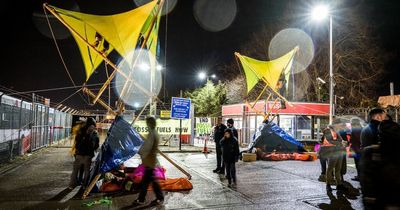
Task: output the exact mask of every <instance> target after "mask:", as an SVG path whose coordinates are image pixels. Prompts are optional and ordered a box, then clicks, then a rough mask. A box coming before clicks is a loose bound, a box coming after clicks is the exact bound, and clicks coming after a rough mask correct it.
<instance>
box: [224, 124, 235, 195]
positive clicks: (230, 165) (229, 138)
mask: <svg viewBox="0 0 400 210" xmlns="http://www.w3.org/2000/svg"><path fill="white" fill-rule="evenodd" d="M220 145H221V147H222V154H223V155H222V156H223V159H224V163H225V168H226V178H227V179H228V186H229V187H230V186H231V184H232V181H233V184H236V167H235V163H236V162H237V161H238V160H239V143H238V141H237V139H236V138H235V137H234V136H233V132H232V129H229V128H228V129H226V130H225V132H224V138H222V139H221V142H220Z"/></svg>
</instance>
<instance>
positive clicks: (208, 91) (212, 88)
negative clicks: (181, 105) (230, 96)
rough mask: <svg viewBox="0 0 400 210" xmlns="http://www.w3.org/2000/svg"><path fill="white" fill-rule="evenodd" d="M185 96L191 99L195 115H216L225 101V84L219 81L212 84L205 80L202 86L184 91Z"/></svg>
mask: <svg viewBox="0 0 400 210" xmlns="http://www.w3.org/2000/svg"><path fill="white" fill-rule="evenodd" d="M185 97H189V98H190V99H192V101H193V103H194V107H195V109H194V110H195V114H196V116H202V117H215V116H218V115H219V114H220V112H221V107H222V105H223V104H225V103H226V102H227V98H226V88H225V84H224V83H222V82H220V81H219V82H218V83H217V84H215V85H214V83H213V82H212V81H210V80H207V83H206V84H205V85H204V87H201V88H197V89H195V90H193V91H192V92H189V91H186V92H185Z"/></svg>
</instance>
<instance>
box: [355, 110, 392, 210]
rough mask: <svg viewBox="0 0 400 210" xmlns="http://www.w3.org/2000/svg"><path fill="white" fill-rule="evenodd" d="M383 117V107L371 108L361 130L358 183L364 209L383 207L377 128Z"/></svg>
mask: <svg viewBox="0 0 400 210" xmlns="http://www.w3.org/2000/svg"><path fill="white" fill-rule="evenodd" d="M385 118H386V113H385V111H384V110H383V109H379V108H375V109H372V110H371V111H370V112H369V119H370V121H369V123H368V125H367V126H366V127H364V128H363V129H362V131H361V159H360V185H361V191H362V196H363V203H364V208H365V209H384V208H382V207H381V206H380V205H382V204H380V201H382V192H385V189H382V186H384V185H383V181H384V179H382V172H381V171H382V154H381V148H380V137H379V132H378V131H379V129H378V128H379V126H380V124H381V122H382V121H384V120H385ZM385 176H386V175H385Z"/></svg>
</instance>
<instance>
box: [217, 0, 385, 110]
mask: <svg viewBox="0 0 400 210" xmlns="http://www.w3.org/2000/svg"><path fill="white" fill-rule="evenodd" d="M347 4H349V3H347V2H346V1H338V3H337V5H335V6H334V7H335V8H343V9H341V10H340V17H338V16H335V17H336V18H335V19H334V20H335V21H334V25H333V53H334V54H333V66H334V70H333V71H334V81H335V84H336V85H335V95H337V96H344V99H343V100H340V101H338V104H340V105H341V106H342V107H358V106H370V105H372V104H374V101H376V99H377V97H378V95H377V89H378V88H379V87H380V84H381V82H382V78H383V75H384V64H385V61H386V60H387V59H388V57H389V56H390V55H388V53H386V52H385V51H384V50H382V47H381V46H380V45H379V44H378V43H379V37H378V36H377V35H375V34H374V33H373V31H374V28H373V27H372V26H371V24H368V22H367V19H366V16H365V14H369V11H370V9H371V8H368V7H367V6H366V5H365V4H363V2H362V1H358V3H356V4H352V5H350V6H349V5H347ZM303 6H304V5H297V4H290V3H289V4H287V8H286V12H284V13H283V14H290V15H287V16H285V19H280V20H279V21H275V22H274V23H267V24H266V26H265V27H264V29H262V30H261V31H260V32H258V33H255V34H254V35H253V37H252V39H251V40H250V41H249V42H248V43H247V44H245V45H244V46H243V47H242V49H241V50H240V52H241V53H242V54H244V55H248V56H250V57H253V58H256V59H259V60H269V58H268V57H267V55H268V46H269V43H270V41H271V39H272V38H273V36H274V34H276V33H278V32H279V31H280V30H282V29H284V28H287V27H296V26H298V27H300V28H301V27H302V26H303V25H307V24H304V22H300V21H299V19H301V18H300V15H297V14H296V11H302V10H301V9H300V8H301V7H303ZM324 25H325V27H324ZM324 25H319V27H320V28H317V27H316V26H315V27H313V26H312V25H310V24H308V25H307V26H306V27H304V28H303V29H304V30H308V31H309V34H310V36H311V37H312V39H313V41H314V45H315V53H314V59H313V61H312V63H311V64H310V65H309V66H308V68H307V69H306V71H302V72H300V73H296V74H294V80H295V81H296V82H295V83H294V85H295V86H294V89H295V94H291V95H290V96H289V98H288V99H289V100H292V101H317V98H318V93H320V94H321V98H322V99H323V102H327V101H328V100H329V85H328V83H326V84H325V85H322V86H321V91H320V92H319V91H318V86H319V84H318V83H317V80H316V78H317V77H321V78H322V79H324V80H325V81H327V82H328V81H329V36H328V23H327V22H325V24H324ZM321 27H322V28H321ZM237 66H238V64H237V62H236V61H234V62H232V63H231V64H230V65H227V66H225V67H224V68H223V69H225V71H230V72H232V71H233V72H237V74H236V77H234V78H230V80H231V81H243V79H244V73H243V71H242V70H240V69H239V68H237ZM260 83H262V82H260ZM240 88H241V89H242V90H238V89H240ZM245 89H246V85H245V84H242V85H240V83H235V82H232V83H227V91H228V95H229V96H230V95H235V92H239V93H243V92H244V91H243V90H245ZM261 89H262V84H260V85H258V86H257V87H256V88H255V90H253V91H252V92H251V94H250V95H249V97H248V98H249V99H255V97H256V96H257V93H259V92H260V91H261ZM289 92H291V91H289ZM245 96H246V94H243V95H242V96H241V97H242V100H243V99H244V98H245ZM236 101H238V99H237V97H236V98H235V102H236Z"/></svg>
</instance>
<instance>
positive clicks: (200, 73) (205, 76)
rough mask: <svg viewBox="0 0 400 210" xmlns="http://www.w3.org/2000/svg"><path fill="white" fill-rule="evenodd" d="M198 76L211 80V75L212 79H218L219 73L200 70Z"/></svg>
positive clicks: (201, 78)
mask: <svg viewBox="0 0 400 210" xmlns="http://www.w3.org/2000/svg"><path fill="white" fill-rule="evenodd" d="M197 77H198V78H199V79H200V80H204V79H207V80H209V79H210V77H211V79H216V78H217V75H215V74H212V75H207V74H206V73H205V72H204V71H201V72H199V74H198V75H197Z"/></svg>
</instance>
